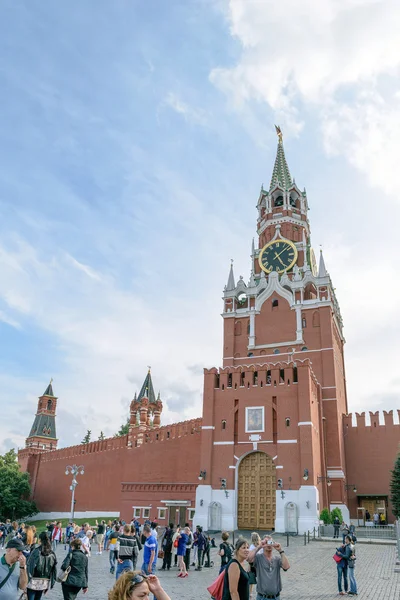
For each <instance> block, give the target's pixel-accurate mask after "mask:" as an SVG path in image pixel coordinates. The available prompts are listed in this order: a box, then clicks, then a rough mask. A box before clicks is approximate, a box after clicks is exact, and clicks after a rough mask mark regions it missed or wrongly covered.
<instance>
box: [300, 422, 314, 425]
mask: <svg viewBox="0 0 400 600" xmlns="http://www.w3.org/2000/svg"><path fill="white" fill-rule="evenodd" d="M312 424H313V423H312V421H300V423H297V425H312Z"/></svg>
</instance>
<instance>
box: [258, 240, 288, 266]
mask: <svg viewBox="0 0 400 600" xmlns="http://www.w3.org/2000/svg"><path fill="white" fill-rule="evenodd" d="M296 260H297V248H296V246H295V245H294V244H293V242H291V241H289V240H281V239H277V240H273V241H271V242H268V244H266V246H264V248H263V249H262V250H261V252H260V256H259V259H258V261H259V263H260V267H261V268H262V269H263V271H265V272H266V273H271V272H272V271H275V272H276V273H283V272H284V271H288V270H289V269H291V268H292V267H293V266H294V264H295V262H296Z"/></svg>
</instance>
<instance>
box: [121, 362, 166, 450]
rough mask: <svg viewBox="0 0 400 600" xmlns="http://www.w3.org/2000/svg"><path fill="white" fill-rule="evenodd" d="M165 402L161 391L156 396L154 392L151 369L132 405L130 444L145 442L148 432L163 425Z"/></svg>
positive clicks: (136, 444) (137, 444) (135, 444)
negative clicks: (162, 416)
mask: <svg viewBox="0 0 400 600" xmlns="http://www.w3.org/2000/svg"><path fill="white" fill-rule="evenodd" d="M162 409H163V404H162V401H161V397H160V393H158V396H157V398H156V395H155V393H154V387H153V381H152V378H151V369H150V367H149V370H148V371H147V375H146V377H145V380H144V382H143V385H142V387H141V389H140V392H139V394H138V395H136V393H135V396H134V398H133V400H132V402H131V406H130V419H129V440H128V446H129V447H132V446H139V445H141V444H142V443H143V439H144V436H145V435H146V433H147V432H148V431H149V430H151V429H154V428H158V427H160V425H161V413H162Z"/></svg>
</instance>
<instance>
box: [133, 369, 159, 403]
mask: <svg viewBox="0 0 400 600" xmlns="http://www.w3.org/2000/svg"><path fill="white" fill-rule="evenodd" d="M142 398H148V399H149V402H150V404H154V403H155V401H156V395H155V393H154V388H153V382H152V380H151V372H150V367H149V370H148V371H147V375H146V379H145V380H144V382H143V385H142V388H141V390H140V392H139V395H138V397H137V399H138V400H139V402H140V400H141V399H142Z"/></svg>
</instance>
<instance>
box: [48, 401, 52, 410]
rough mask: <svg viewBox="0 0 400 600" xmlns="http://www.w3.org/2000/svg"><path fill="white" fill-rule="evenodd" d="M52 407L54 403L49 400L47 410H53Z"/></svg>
mask: <svg viewBox="0 0 400 600" xmlns="http://www.w3.org/2000/svg"><path fill="white" fill-rule="evenodd" d="M51 406H52V403H51V400H49V401H48V402H47V410H51Z"/></svg>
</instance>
